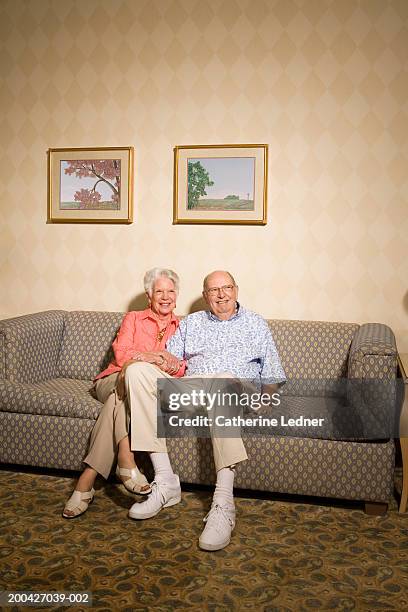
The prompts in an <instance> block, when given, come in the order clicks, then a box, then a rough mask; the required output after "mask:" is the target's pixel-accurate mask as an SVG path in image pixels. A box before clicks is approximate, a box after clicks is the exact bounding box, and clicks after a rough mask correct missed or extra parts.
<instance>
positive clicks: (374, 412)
mask: <svg viewBox="0 0 408 612" xmlns="http://www.w3.org/2000/svg"><path fill="white" fill-rule="evenodd" d="M397 355H398V352H397V347H396V343H395V337H394V334H393V332H392V330H391V329H390V328H389V327H388V326H387V325H383V324H381V323H366V324H364V325H362V326H361V327H360V328H359V329H358V330H357V332H356V334H355V336H354V338H353V341H352V343H351V347H350V355H349V363H348V393H347V395H348V401H349V405H350V406H351V407H352V408H353V410H356V411H357V412H358V415H359V417H360V419H361V424H362V429H361V433H362V437H363V438H364V439H369V440H373V439H389V438H392V437H395V436H396V435H398V433H397V431H398V420H399V410H400V406H399V402H398V389H397V378H396V377H397Z"/></svg>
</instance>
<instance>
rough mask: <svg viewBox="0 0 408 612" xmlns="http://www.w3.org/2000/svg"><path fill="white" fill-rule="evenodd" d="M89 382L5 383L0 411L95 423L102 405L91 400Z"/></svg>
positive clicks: (0, 399) (90, 383) (0, 393)
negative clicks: (85, 420)
mask: <svg viewBox="0 0 408 612" xmlns="http://www.w3.org/2000/svg"><path fill="white" fill-rule="evenodd" d="M91 387H92V382H91V381H84V380H72V379H64V378H59V379H54V380H48V381H44V382H40V383H16V382H11V381H8V380H4V381H3V382H2V384H1V386H0V411H3V412H13V413H21V414H37V415H40V414H41V415H53V416H60V417H74V418H81V419H96V418H97V417H98V415H99V412H100V410H101V407H102V404H101V403H100V402H98V401H97V400H96V399H94V398H93V397H92V395H91V394H90V389H91Z"/></svg>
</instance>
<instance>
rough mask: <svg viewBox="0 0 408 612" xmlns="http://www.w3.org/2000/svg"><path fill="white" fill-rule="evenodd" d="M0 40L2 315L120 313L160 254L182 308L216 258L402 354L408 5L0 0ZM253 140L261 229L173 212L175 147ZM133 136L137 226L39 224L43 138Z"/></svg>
mask: <svg viewBox="0 0 408 612" xmlns="http://www.w3.org/2000/svg"><path fill="white" fill-rule="evenodd" d="M0 45H1V53H0V66H1V88H0V104H1V108H0V111H1V112H0V134H1V136H0V158H1V163H0V173H1V174H0V185H1V199H0V206H1V227H0V244H1V252H0V283H1V298H0V302H1V303H0V316H2V317H6V316H13V315H16V314H21V313H27V312H33V311H39V310H43V309H48V308H67V309H75V308H79V309H102V310H122V309H126V308H128V307H129V305H131V304H134V303H135V302H134V298H135V296H137V295H138V294H139V293H140V290H141V280H142V276H143V272H144V271H145V270H146V269H147V268H149V267H152V266H154V265H164V266H170V267H173V268H175V269H176V270H177V271H178V272H179V274H180V276H181V279H182V291H181V295H180V298H179V308H178V311H179V312H180V313H185V312H187V311H188V309H189V308H190V307H191V305H192V303H193V302H194V301H195V300H196V299H197V298H198V297H199V294H200V290H201V279H202V277H203V276H204V275H205V274H206V273H207V272H208V271H210V270H212V269H214V268H220V267H221V268H228V269H230V270H231V271H232V272H233V273H234V274H235V276H236V278H237V280H238V282H239V285H240V290H241V301H242V302H243V303H244V304H245V305H247V306H248V307H250V308H253V309H255V310H257V311H259V312H260V313H262V314H263V315H264V316H266V317H277V318H301V319H302V318H307V319H323V320H341V321H357V322H364V321H381V322H385V323H388V324H389V325H391V326H392V328H393V329H394V331H395V332H396V335H397V339H398V342H399V346H400V349H402V350H405V351H407V352H408V257H407V252H408V248H407V247H408V209H407V195H408V186H407V177H408V173H407V162H408V144H407V143H408V139H407V136H408V121H407V119H408V102H407V96H408V72H407V71H408V2H407V1H406V0H390V1H387V0H360V1H359V0H280V1H272V0H264V1H263V0H223V1H221V0H147V1H142V0H78V1H74V0H64V1H63V2H62V1H59V0H27V1H22V0H1V2H0ZM257 142H260V143H268V144H269V159H270V162H269V197H268V209H269V212H268V224H267V225H266V226H265V227H240V226H231V227H226V226H188V225H186V226H173V225H172V171H173V156H172V149H173V147H174V145H177V144H178V145H180V144H193V143H196V144H207V143H211V144H215V143H257ZM128 145H133V146H134V147H135V209H136V212H135V221H134V223H133V225H130V226H114V225H104V226H98V225H49V224H48V225H47V224H46V150H47V149H48V148H49V147H72V146H88V147H93V146H128ZM136 303H137V304H139V303H140V301H137V302H136Z"/></svg>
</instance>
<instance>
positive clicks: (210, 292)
mask: <svg viewBox="0 0 408 612" xmlns="http://www.w3.org/2000/svg"><path fill="white" fill-rule="evenodd" d="M234 289H235V285H223V286H222V287H210V288H209V289H206V290H205V292H206V293H208V295H217V293H218V292H219V291H222V292H223V293H232V291H234Z"/></svg>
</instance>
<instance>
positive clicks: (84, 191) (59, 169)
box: [48, 147, 133, 223]
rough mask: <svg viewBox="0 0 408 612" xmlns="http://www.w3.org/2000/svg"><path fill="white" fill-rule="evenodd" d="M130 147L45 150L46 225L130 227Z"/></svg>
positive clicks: (131, 167) (131, 189)
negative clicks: (113, 224) (74, 224)
mask: <svg viewBox="0 0 408 612" xmlns="http://www.w3.org/2000/svg"><path fill="white" fill-rule="evenodd" d="M132 220H133V147H106V148H102V147H98V148H94V149H82V148H74V149H49V150H48V222H49V223H132Z"/></svg>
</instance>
